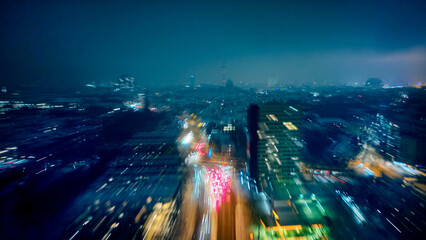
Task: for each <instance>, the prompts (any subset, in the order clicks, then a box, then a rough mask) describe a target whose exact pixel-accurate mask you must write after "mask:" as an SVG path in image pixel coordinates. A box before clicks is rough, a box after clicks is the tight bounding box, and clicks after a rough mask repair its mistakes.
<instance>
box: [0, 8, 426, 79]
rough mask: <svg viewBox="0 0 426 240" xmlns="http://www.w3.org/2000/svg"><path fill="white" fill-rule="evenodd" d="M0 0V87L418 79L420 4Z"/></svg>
mask: <svg viewBox="0 0 426 240" xmlns="http://www.w3.org/2000/svg"><path fill="white" fill-rule="evenodd" d="M301 2H302V1H284V0H283V1H254V0H251V1H250V0H246V1H195V0H194V1H178V0H175V1H171V0H170V1H161V0H159V1H134V2H129V1H96V2H95V1H81V2H80V1H19V0H14V1H8V2H5V1H2V7H1V8H0V19H1V20H0V21H1V25H0V52H1V54H0V74H1V79H0V83H1V84H2V85H4V84H6V85H13V84H17V83H22V84H28V83H37V84H39V85H44V84H47V85H52V86H78V85H82V84H85V83H89V82H98V83H99V82H111V81H115V80H116V78H117V77H118V76H119V75H121V74H124V73H127V74H130V75H133V76H135V77H136V79H137V82H138V83H139V84H140V85H142V86H150V87H151V86H160V85H161V84H163V85H169V84H183V83H185V82H188V79H189V76H190V75H191V74H194V75H195V76H196V82H198V83H209V84H221V68H220V67H221V65H222V62H225V64H226V67H227V78H231V79H232V80H233V81H234V83H236V85H238V83H239V82H240V81H242V82H244V83H251V84H260V83H267V82H268V79H276V81H277V82H278V83H279V85H286V84H295V83H307V84H309V83H312V82H313V81H315V82H317V83H318V84H320V85H321V84H352V85H353V84H355V82H358V83H364V82H365V81H366V80H367V79H368V78H369V77H379V78H381V79H382V80H383V82H384V83H387V84H412V83H416V82H419V81H422V82H423V83H425V82H426V1H406V0H403V1H397V0H387V1H374V0H370V1H354V0H351V1H348V0H336V1H304V2H305V3H304V4H301Z"/></svg>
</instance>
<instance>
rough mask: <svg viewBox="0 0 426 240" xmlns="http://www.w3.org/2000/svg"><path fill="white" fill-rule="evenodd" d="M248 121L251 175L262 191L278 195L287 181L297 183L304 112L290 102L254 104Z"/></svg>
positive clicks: (249, 112) (250, 108)
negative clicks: (302, 115)
mask: <svg viewBox="0 0 426 240" xmlns="http://www.w3.org/2000/svg"><path fill="white" fill-rule="evenodd" d="M247 121H248V130H249V136H250V145H249V148H250V149H249V150H250V174H251V177H252V178H254V179H255V180H256V182H257V185H258V187H259V189H261V190H262V191H265V192H267V193H268V194H271V195H276V193H278V194H279V192H281V191H279V189H281V188H282V187H283V185H284V184H287V185H288V184H292V183H294V178H295V176H296V175H297V174H296V173H297V172H298V168H297V165H296V164H297V162H298V161H299V159H300V153H301V147H302V145H301V143H300V142H299V135H300V133H299V126H300V123H301V114H300V112H299V110H298V109H296V108H294V107H292V106H289V105H283V104H279V103H266V104H259V105H251V106H250V107H249V110H248V118H247ZM274 192H275V194H274Z"/></svg>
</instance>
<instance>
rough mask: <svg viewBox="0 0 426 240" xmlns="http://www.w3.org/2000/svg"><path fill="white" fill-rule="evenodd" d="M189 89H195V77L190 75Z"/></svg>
mask: <svg viewBox="0 0 426 240" xmlns="http://www.w3.org/2000/svg"><path fill="white" fill-rule="evenodd" d="M189 87H190V88H194V87H195V76H194V75H191V77H189Z"/></svg>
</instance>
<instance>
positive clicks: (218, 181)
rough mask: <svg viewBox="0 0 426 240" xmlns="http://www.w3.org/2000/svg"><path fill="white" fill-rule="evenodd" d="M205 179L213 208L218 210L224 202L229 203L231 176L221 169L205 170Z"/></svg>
mask: <svg viewBox="0 0 426 240" xmlns="http://www.w3.org/2000/svg"><path fill="white" fill-rule="evenodd" d="M206 178H207V179H208V182H209V184H210V189H211V196H212V203H213V208H214V209H216V210H217V209H218V208H220V207H221V206H222V203H223V202H224V201H227V202H230V201H231V195H230V193H231V176H230V175H229V172H228V170H222V168H210V166H209V167H208V168H207V174H206Z"/></svg>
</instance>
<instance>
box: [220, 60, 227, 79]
mask: <svg viewBox="0 0 426 240" xmlns="http://www.w3.org/2000/svg"><path fill="white" fill-rule="evenodd" d="M221 68H222V83H223V84H224V83H225V81H226V80H225V73H226V66H225V61H223V63H222V66H221Z"/></svg>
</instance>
